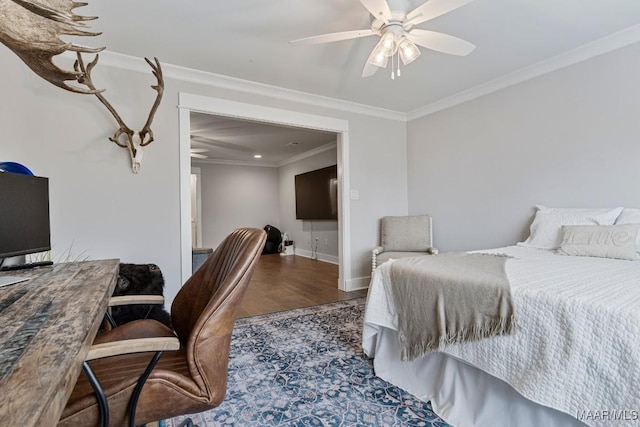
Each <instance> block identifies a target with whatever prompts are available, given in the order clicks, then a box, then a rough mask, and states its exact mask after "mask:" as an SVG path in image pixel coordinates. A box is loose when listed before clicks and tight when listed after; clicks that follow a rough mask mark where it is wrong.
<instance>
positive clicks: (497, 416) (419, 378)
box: [364, 327, 586, 427]
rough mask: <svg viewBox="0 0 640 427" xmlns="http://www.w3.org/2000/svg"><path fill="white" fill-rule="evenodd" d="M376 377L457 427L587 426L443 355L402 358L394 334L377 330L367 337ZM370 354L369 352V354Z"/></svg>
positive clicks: (389, 330)
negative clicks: (428, 403)
mask: <svg viewBox="0 0 640 427" xmlns="http://www.w3.org/2000/svg"><path fill="white" fill-rule="evenodd" d="M370 340H371V341H372V342H369V343H364V344H365V346H367V347H369V349H368V350H369V351H367V353H368V354H375V357H374V360H373V366H374V369H375V373H376V375H377V376H378V377H380V378H382V379H384V380H386V381H388V382H390V383H391V384H393V385H396V386H398V387H400V388H402V389H404V390H406V391H408V392H409V393H411V394H413V395H415V396H416V397H418V398H419V399H421V400H424V401H431V405H432V407H433V410H434V412H435V413H436V414H438V415H439V416H440V417H441V418H442V419H443V420H445V421H446V422H447V423H449V424H451V425H452V426H455V427H485V426H487V427H488V426H490V427H512V426H518V427H540V426H545V427H585V426H586V424H584V423H582V422H580V421H579V420H577V419H576V417H575V416H571V415H568V414H565V413H562V412H560V411H557V410H555V409H552V408H549V407H546V406H542V405H539V404H537V403H534V402H532V401H530V400H528V399H526V398H524V397H523V396H522V395H520V394H519V393H518V392H516V391H515V390H514V389H513V388H511V386H509V385H508V384H507V383H505V382H504V381H502V380H499V379H497V378H495V377H493V376H491V375H489V374H487V373H486V372H483V371H481V370H479V369H477V368H475V367H473V366H471V365H469V364H467V363H465V362H462V361H460V360H458V359H456V358H454V357H452V356H448V355H446V354H443V353H431V354H429V355H427V356H424V357H421V358H419V359H416V360H414V361H412V362H403V361H402V360H401V359H400V346H399V345H398V336H397V332H396V331H394V330H392V329H388V328H384V327H380V328H379V331H378V334H377V335H375V336H374V337H371V338H370ZM370 350H373V352H370Z"/></svg>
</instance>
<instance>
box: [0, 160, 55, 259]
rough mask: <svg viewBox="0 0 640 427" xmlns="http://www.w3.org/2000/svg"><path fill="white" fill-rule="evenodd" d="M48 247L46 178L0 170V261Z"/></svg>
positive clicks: (47, 184)
mask: <svg viewBox="0 0 640 427" xmlns="http://www.w3.org/2000/svg"><path fill="white" fill-rule="evenodd" d="M50 249H51V237H50V229H49V179H48V178H42V177H37V176H31V175H22V174H18V173H10V172H0V261H1V259H2V258H7V257H12V256H17V255H26V254H31V253H36V252H43V251H48V250H50Z"/></svg>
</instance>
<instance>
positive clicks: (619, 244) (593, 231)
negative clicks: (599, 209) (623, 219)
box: [558, 224, 640, 261]
mask: <svg viewBox="0 0 640 427" xmlns="http://www.w3.org/2000/svg"><path fill="white" fill-rule="evenodd" d="M638 227H640V224H619V225H564V226H562V243H561V244H560V249H558V253H559V254H560V255H573V256H591V257H599V258H614V259H625V260H630V261H635V260H637V259H638V253H637V249H636V238H637V236H638Z"/></svg>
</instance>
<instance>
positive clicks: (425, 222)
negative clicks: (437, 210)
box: [371, 215, 438, 272]
mask: <svg viewBox="0 0 640 427" xmlns="http://www.w3.org/2000/svg"><path fill="white" fill-rule="evenodd" d="M431 229H432V224H431V217H430V216H429V215H414V216H385V217H384V218H382V219H381V220H380V246H378V247H377V248H375V249H374V250H373V251H372V252H371V271H372V272H373V270H375V269H376V267H377V266H379V265H380V264H382V263H383V262H385V261H387V260H389V259H392V258H402V257H409V256H420V255H433V254H437V253H438V250H437V249H436V248H434V247H433V235H432V233H431Z"/></svg>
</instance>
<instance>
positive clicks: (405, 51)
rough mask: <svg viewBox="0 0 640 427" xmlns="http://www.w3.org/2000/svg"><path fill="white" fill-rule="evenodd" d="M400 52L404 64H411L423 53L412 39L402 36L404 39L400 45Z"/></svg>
mask: <svg viewBox="0 0 640 427" xmlns="http://www.w3.org/2000/svg"><path fill="white" fill-rule="evenodd" d="M398 53H399V55H400V59H402V63H403V64H404V65H408V64H411V63H412V62H413V61H415V60H416V59H417V58H418V57H419V56H420V54H421V52H420V49H418V46H416V45H415V44H414V43H413V42H412V41H411V40H409V39H407V38H406V37H402V41H400V44H399V45H398Z"/></svg>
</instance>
